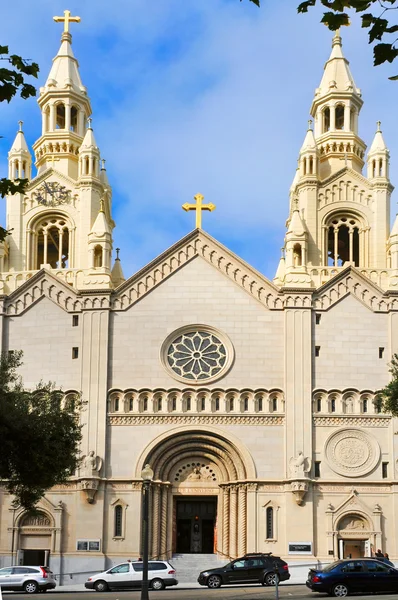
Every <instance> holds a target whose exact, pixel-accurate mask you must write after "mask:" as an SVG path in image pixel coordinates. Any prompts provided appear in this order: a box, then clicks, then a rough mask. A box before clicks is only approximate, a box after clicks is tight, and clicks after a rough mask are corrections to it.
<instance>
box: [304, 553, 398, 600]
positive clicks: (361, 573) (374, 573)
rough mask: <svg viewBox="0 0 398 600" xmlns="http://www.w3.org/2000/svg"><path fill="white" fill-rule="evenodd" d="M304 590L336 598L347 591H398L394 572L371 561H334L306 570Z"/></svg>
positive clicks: (393, 569)
mask: <svg viewBox="0 0 398 600" xmlns="http://www.w3.org/2000/svg"><path fill="white" fill-rule="evenodd" d="M307 587H309V588H310V589H311V590H312V591H313V592H326V593H327V594H331V595H333V596H338V597H340V598H341V597H343V596H348V594H350V593H351V592H364V591H366V592H398V570H397V569H395V568H394V567H391V566H390V565H387V564H385V563H383V562H381V561H379V560H377V559H375V558H362V559H358V560H353V559H346V560H338V561H336V562H334V563H332V564H330V565H328V566H327V567H325V568H324V569H310V572H309V573H308V579H307Z"/></svg>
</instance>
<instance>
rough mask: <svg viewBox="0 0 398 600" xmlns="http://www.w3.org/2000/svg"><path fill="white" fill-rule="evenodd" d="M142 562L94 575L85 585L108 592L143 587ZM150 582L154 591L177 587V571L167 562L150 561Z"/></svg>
mask: <svg viewBox="0 0 398 600" xmlns="http://www.w3.org/2000/svg"><path fill="white" fill-rule="evenodd" d="M142 569H143V562H142V561H134V562H133V561H127V562H124V563H121V564H120V565H116V566H115V567H112V568H111V569H108V570H107V571H103V572H102V573H98V574H97V575H92V576H91V577H89V578H88V579H87V581H86V583H85V584H84V585H85V587H86V588H87V589H88V590H96V591H97V592H106V591H107V590H121V589H124V590H126V589H131V588H136V587H138V588H139V587H141V586H142ZM148 582H149V587H150V588H152V589H153V590H164V588H165V587H168V586H171V585H177V583H178V581H177V579H176V571H175V569H174V567H173V566H172V565H171V564H170V563H169V562H167V561H166V560H150V561H148Z"/></svg>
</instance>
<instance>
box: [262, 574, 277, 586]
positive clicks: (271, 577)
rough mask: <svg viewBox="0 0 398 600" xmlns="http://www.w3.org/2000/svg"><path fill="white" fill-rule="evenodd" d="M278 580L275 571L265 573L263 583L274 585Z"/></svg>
mask: <svg viewBox="0 0 398 600" xmlns="http://www.w3.org/2000/svg"><path fill="white" fill-rule="evenodd" d="M277 580H278V581H279V577H278V575H277V574H276V573H267V574H266V576H265V577H264V585H276V581H277Z"/></svg>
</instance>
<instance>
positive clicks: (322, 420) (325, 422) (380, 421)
mask: <svg viewBox="0 0 398 600" xmlns="http://www.w3.org/2000/svg"><path fill="white" fill-rule="evenodd" d="M390 421H391V417H390V416H389V415H385V416H384V415H383V416H380V417H374V416H372V415H369V416H362V417H352V416H351V415H349V416H348V415H343V416H340V417H337V416H336V417H314V425H316V426H317V427H342V426H344V425H349V426H357V427H388V426H389V424H390Z"/></svg>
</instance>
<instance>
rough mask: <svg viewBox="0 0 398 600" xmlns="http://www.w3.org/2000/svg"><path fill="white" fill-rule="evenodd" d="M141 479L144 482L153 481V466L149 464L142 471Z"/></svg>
mask: <svg viewBox="0 0 398 600" xmlns="http://www.w3.org/2000/svg"><path fill="white" fill-rule="evenodd" d="M141 477H142V479H143V480H144V481H152V479H153V471H152V469H151V465H149V464H148V463H147V464H146V465H145V467H144V468H143V469H142V471H141Z"/></svg>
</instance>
